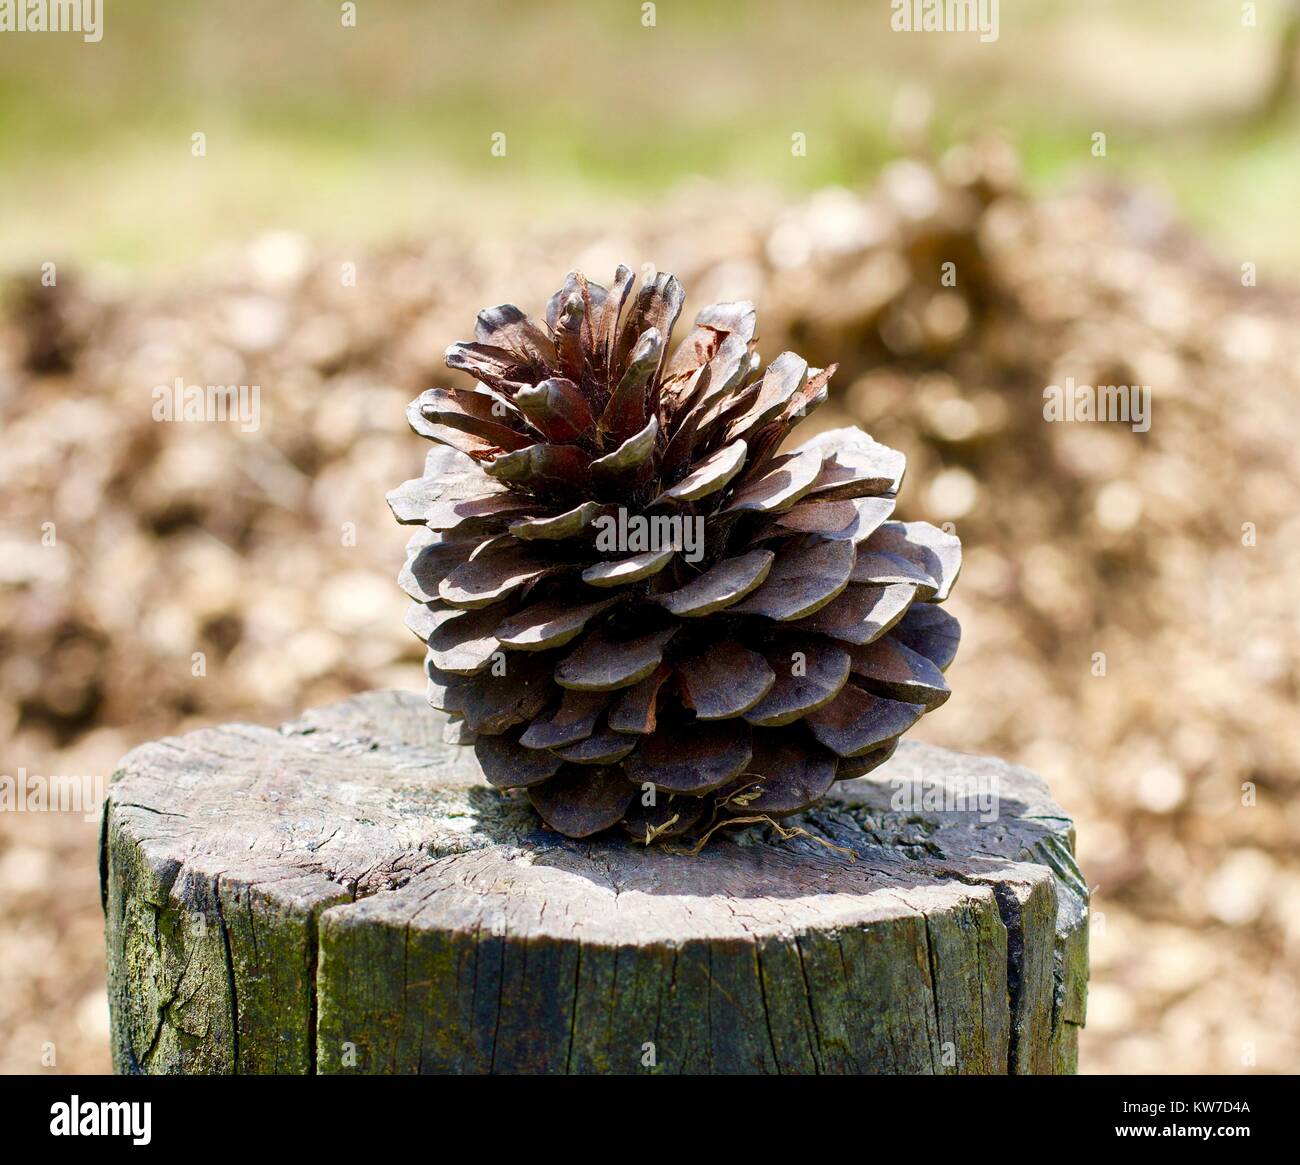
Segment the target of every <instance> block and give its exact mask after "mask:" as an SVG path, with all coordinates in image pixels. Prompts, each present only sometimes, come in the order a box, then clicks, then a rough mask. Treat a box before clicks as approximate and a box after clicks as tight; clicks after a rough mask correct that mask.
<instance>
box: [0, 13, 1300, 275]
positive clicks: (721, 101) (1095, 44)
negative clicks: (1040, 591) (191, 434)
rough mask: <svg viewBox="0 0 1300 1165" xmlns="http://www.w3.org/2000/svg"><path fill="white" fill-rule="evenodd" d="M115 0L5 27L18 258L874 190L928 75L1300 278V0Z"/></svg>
mask: <svg viewBox="0 0 1300 1165" xmlns="http://www.w3.org/2000/svg"><path fill="white" fill-rule="evenodd" d="M106 7H107V9H108V11H107V13H106V20H105V23H106V33H105V37H104V41H103V42H102V43H101V44H98V45H85V44H82V43H80V42H79V40H77V38H75V37H68V36H55V35H50V34H28V35H26V36H14V35H12V34H0V210H2V212H3V213H0V262H3V263H4V264H5V265H15V264H26V263H28V262H31V261H39V260H41V259H44V258H55V259H63V260H65V261H68V260H70V261H73V262H75V263H80V264H91V263H95V262H100V261H107V262H111V263H115V264H119V265H123V266H125V267H128V268H131V269H135V270H141V271H156V270H166V269H183V268H184V267H186V266H189V265H191V264H192V263H193V262H195V261H196V260H197V259H199V258H200V257H201V256H203V255H205V254H208V253H210V252H211V250H212V249H213V247H214V246H215V245H217V244H219V243H221V242H223V241H226V240H230V239H240V238H244V237H247V236H248V235H250V234H253V233H255V232H257V231H259V230H262V229H266V228H268V227H285V226H287V227H294V228H299V229H303V230H306V231H308V232H310V233H312V234H314V235H319V236H322V237H325V238H328V239H334V240H340V241H347V242H355V243H357V244H358V245H365V244H368V243H374V242H379V241H382V240H384V239H387V238H392V237H396V236H401V235H404V234H408V233H411V232H420V231H431V230H437V229H439V228H442V227H446V226H448V225H449V224H457V225H459V224H462V223H467V222H468V223H471V224H472V223H473V222H474V221H475V219H477V220H478V221H479V222H480V223H482V224H485V225H487V226H491V227H492V228H493V229H509V228H510V226H511V224H514V223H518V222H521V221H536V220H537V219H539V218H542V219H546V218H553V217H558V218H564V217H572V216H576V215H581V214H582V213H583V211H584V209H585V208H587V207H590V206H592V205H594V204H604V203H607V202H609V201H610V200H613V199H618V200H638V199H641V200H644V199H647V198H653V197H657V196H658V195H660V194H661V193H662V192H663V191H665V190H667V189H669V188H671V187H672V186H673V185H674V184H676V183H678V182H680V181H682V180H683V179H686V178H688V177H690V176H692V175H704V176H707V177H713V178H720V179H724V180H726V181H736V182H767V183H774V184H777V185H779V186H781V187H784V188H788V189H793V190H801V189H811V188H814V187H816V186H818V185H822V184H825V183H828V182H836V183H843V184H848V185H865V184H866V183H868V182H869V181H870V180H871V178H872V177H873V175H874V174H875V172H876V171H877V170H878V168H879V166H880V165H881V164H882V163H883V162H884V161H886V160H887V159H888V158H889V157H891V156H892V155H893V154H894V152H895V147H894V145H893V143H892V141H891V137H890V132H889V121H890V113H891V109H892V106H893V103H894V100H895V98H896V96H897V95H898V93H899V92H900V91H901V90H903V89H904V88H909V89H915V88H916V87H918V86H919V87H923V88H924V89H925V90H926V91H928V92H929V93H930V94H931V95H932V97H933V100H934V103H935V109H936V115H935V126H934V133H935V138H936V141H938V142H943V141H948V140H953V139H954V138H956V137H959V136H961V135H962V134H964V133H967V132H971V131H975V130H979V129H984V128H996V129H999V130H1001V131H1003V132H1005V133H1006V134H1007V135H1008V136H1010V137H1011V139H1012V140H1013V141H1015V142H1016V143H1017V144H1018V145H1019V146H1020V148H1021V151H1022V154H1023V157H1024V163H1025V169H1026V173H1027V175H1028V177H1029V179H1030V181H1031V183H1033V184H1034V185H1036V186H1039V187H1050V186H1052V185H1055V184H1058V183H1061V182H1065V181H1070V180H1072V179H1075V178H1077V177H1079V176H1089V175H1091V176H1101V177H1107V178H1118V177H1121V176H1126V175H1128V176H1133V177H1135V178H1138V179H1140V180H1142V181H1144V182H1147V183H1150V184H1153V185H1155V186H1157V187H1158V188H1163V189H1164V190H1166V191H1168V192H1169V194H1170V195H1171V196H1172V197H1173V198H1174V199H1175V201H1176V202H1177V203H1178V205H1179V206H1180V208H1181V209H1182V211H1183V213H1184V214H1185V215H1187V216H1188V217H1189V218H1190V219H1191V221H1192V222H1193V223H1195V224H1196V225H1198V226H1200V227H1201V228H1202V229H1204V230H1205V231H1206V232H1207V233H1208V234H1209V235H1210V236H1211V238H1212V239H1213V240H1215V241H1216V242H1217V243H1218V244H1219V246H1220V248H1221V249H1222V250H1224V252H1225V253H1226V254H1227V255H1228V256H1229V257H1230V258H1234V259H1235V258H1237V257H1238V256H1247V255H1249V256H1250V257H1252V258H1254V259H1255V260H1256V261H1257V262H1258V263H1259V264H1260V265H1261V271H1262V272H1264V273H1265V274H1267V273H1268V272H1269V271H1270V268H1271V269H1272V270H1273V271H1274V272H1276V273H1277V274H1279V275H1281V276H1285V275H1286V274H1287V269H1288V267H1289V265H1290V264H1291V262H1292V261H1294V260H1297V259H1300V228H1297V227H1296V225H1295V223H1294V221H1293V220H1294V211H1293V208H1294V207H1295V206H1297V205H1300V164H1298V163H1300V156H1298V154H1297V121H1296V118H1295V115H1294V114H1291V115H1290V116H1288V117H1285V118H1283V119H1281V120H1280V121H1275V122H1273V123H1271V124H1268V125H1258V124H1252V123H1250V122H1249V121H1248V120H1245V119H1242V118H1241V117H1239V114H1240V113H1242V112H1243V111H1246V110H1248V109H1249V108H1250V104H1251V101H1252V99H1253V96H1254V94H1256V93H1258V92H1259V91H1261V90H1262V88H1263V85H1264V83H1265V80H1266V77H1267V73H1268V70H1269V69H1270V68H1271V66H1272V62H1271V49H1272V46H1273V45H1274V44H1275V43H1276V40H1277V33H1278V29H1279V26H1280V13H1281V0H1273V3H1271V4H1270V3H1268V2H1267V0H1264V2H1262V3H1261V4H1260V6H1259V12H1260V27H1259V28H1257V29H1243V28H1242V27H1241V26H1240V19H1239V6H1238V5H1236V4H1233V3H1223V2H1220V0H1181V2H1178V3H1174V2H1171V0H1148V2H1145V3H1143V4H1134V3H1131V2H1128V3H1124V2H1121V0H1094V2H1092V3H1089V4H1088V5H1078V4H1070V3H1065V2H1064V0H1003V2H1002V4H1001V30H1000V31H1001V35H1000V38H999V40H998V41H997V42H996V43H994V44H990V45H981V44H979V43H978V42H977V41H976V40H975V39H974V38H970V37H964V36H961V35H911V36H908V35H899V34H893V33H891V32H890V31H889V28H888V15H889V6H888V3H887V2H886V0H853V2H848V0H845V2H842V3H841V2H835V0H826V2H821V3H816V2H814V3H804V4H799V5H792V4H789V3H786V2H784V0H751V2H749V3H739V2H737V3H721V2H719V3H699V2H698V0H696V2H688V0H661V2H660V3H658V5H657V10H656V16H657V25H656V27H654V28H645V27H643V26H642V24H641V11H642V10H641V5H640V3H639V2H635V0H589V2H587V3H565V2H563V0H556V2H553V3H549V4H547V5H537V4H530V3H525V2H523V0H518V2H510V3H506V2H497V3H487V2H478V3H470V2H468V0H451V2H445V3H440V4H438V5H434V6H431V5H422V4H418V3H414V2H410V3H406V2H396V0H358V5H357V8H358V26H357V27H356V28H355V29H344V28H343V27H342V25H341V23H340V20H339V5H338V4H335V3H333V2H332V0H282V2H280V3H277V4H275V5H259V4H257V3H254V2H253V0H229V2H227V3H222V4H211V3H202V2H200V0H193V2H186V0H176V2H173V3H169V4H167V5H159V4H156V3H146V2H144V0H134V2H132V0H115V2H112V3H109V4H108V5H107V6H106ZM1099 129H1100V130H1104V131H1105V132H1106V133H1107V134H1108V137H1109V143H1110V154H1109V157H1108V158H1107V159H1106V160H1104V161H1101V160H1097V159H1093V158H1092V157H1091V156H1090V155H1089V153H1088V146H1089V141H1090V135H1091V134H1092V132H1094V131H1095V130H1099ZM194 130H202V131H203V132H205V133H206V134H207V136H208V156H207V157H206V158H203V159H195V158H193V157H191V155H190V134H191V133H192V132H193V131H194ZM498 130H500V131H504V132H505V133H506V134H507V135H508V142H509V154H508V156H507V157H506V158H505V159H499V158H492V157H491V155H490V153H489V148H488V147H489V141H490V135H491V134H492V133H493V132H495V131H498ZM796 130H798V131H801V132H803V133H805V134H807V137H808V143H809V152H808V156H807V157H806V158H800V159H795V158H792V157H791V155H790V148H789V143H790V134H791V133H792V132H794V131H796Z"/></svg>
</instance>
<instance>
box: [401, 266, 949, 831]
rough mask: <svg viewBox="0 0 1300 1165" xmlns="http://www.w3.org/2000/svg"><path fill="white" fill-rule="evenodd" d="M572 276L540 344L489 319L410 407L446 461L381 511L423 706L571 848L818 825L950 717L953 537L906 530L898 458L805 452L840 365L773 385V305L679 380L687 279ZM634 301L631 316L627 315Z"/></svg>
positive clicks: (828, 441)
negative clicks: (593, 839)
mask: <svg viewBox="0 0 1300 1165" xmlns="http://www.w3.org/2000/svg"><path fill="white" fill-rule="evenodd" d="M633 282H634V279H633V275H632V272H631V271H630V270H628V268H626V267H620V268H619V269H618V271H617V272H616V273H615V275H614V283H613V286H612V287H611V288H609V289H606V288H604V287H601V286H600V285H599V284H596V283H591V282H588V281H587V280H586V279H585V278H584V277H583V276H582V275H581V274H579V273H577V272H574V273H572V274H570V275H569V277H568V278H567V279H566V280H565V283H564V286H563V287H562V288H561V289H560V290H559V291H558V292H556V293H555V295H554V296H553V297H552V298H551V301H550V303H549V305H548V306H547V312H546V322H545V323H544V324H543V323H542V322H541V321H539V320H535V319H531V318H529V317H528V316H525V315H524V313H523V312H521V311H520V310H519V309H518V308H516V307H513V306H510V305H503V306H501V307H494V308H489V309H487V310H486V311H484V312H482V313H480V315H479V317H478V324H477V327H476V328H475V339H474V342H473V343H461V344H453V345H452V346H451V347H450V348H449V349H448V350H447V364H448V365H449V366H450V367H452V368H458V369H463V370H464V371H466V372H468V373H470V374H471V375H472V376H473V377H474V378H475V379H476V380H477V381H478V382H479V383H478V385H477V386H476V387H475V388H474V389H441V388H434V389H430V390H429V391H428V392H425V393H423V394H422V395H421V396H420V397H419V398H418V399H417V400H415V401H413V402H412V403H411V405H410V407H409V409H408V410H407V416H408V419H409V420H410V423H411V427H412V428H413V429H414V430H415V431H416V432H417V433H419V434H420V435H421V436H422V437H427V438H429V439H430V440H431V441H434V442H436V443H437V444H435V446H434V448H433V449H432V450H431V451H430V452H429V455H428V460H427V461H426V464H425V470H424V475H423V476H422V477H418V478H414V479H413V480H411V481H408V482H405V483H404V484H403V485H401V486H399V487H398V488H397V489H396V490H394V491H393V492H392V493H391V494H389V498H388V500H389V504H390V505H391V507H392V509H393V513H394V514H395V515H396V517H397V520H398V521H399V522H404V523H408V524H412V525H416V526H419V527H420V529H419V530H418V531H417V532H416V534H415V536H414V537H413V538H412V539H411V541H410V543H409V545H408V554H409V557H408V559H407V562H406V566H405V568H404V569H403V571H402V573H401V576H400V582H401V585H402V587H403V588H404V589H405V590H406V592H407V593H408V594H409V595H410V596H411V597H412V598H413V599H414V600H415V602H414V603H413V604H412V606H411V609H410V615H409V616H408V619H407V622H408V624H409V626H410V627H411V629H412V630H413V631H415V633H416V634H417V635H418V636H419V637H420V638H421V639H422V640H424V641H425V642H426V643H427V644H428V656H427V672H428V676H429V699H430V702H431V703H432V704H433V705H434V706H435V707H437V708H442V709H445V710H446V711H447V712H448V713H450V714H451V716H452V717H453V723H454V724H455V725H457V729H456V734H457V736H458V739H460V740H461V741H462V742H465V743H469V742H472V743H473V746H474V748H475V750H476V752H477V754H478V759H479V761H480V763H481V765H482V768H483V772H484V774H485V775H486V777H487V779H488V780H489V781H490V782H491V783H492V784H493V785H495V786H497V787H499V788H522V789H525V790H526V791H527V795H528V797H529V799H530V800H531V802H532V804H533V805H534V807H535V808H536V810H537V812H538V813H540V814H541V816H542V817H543V818H544V819H545V820H546V822H547V823H548V824H549V825H551V826H552V827H553V828H555V829H557V830H559V831H560V832H562V833H565V834H567V835H569V836H570V837H586V836H589V835H591V834H594V833H597V832H599V831H600V830H603V829H607V828H609V827H610V826H613V825H617V824H619V823H622V824H623V826H624V827H625V828H626V829H627V830H628V832H629V833H631V834H632V836H633V837H635V838H637V839H638V840H640V841H644V842H649V841H651V840H653V839H656V838H661V837H670V836H674V835H680V834H686V833H690V832H696V833H698V832H701V831H703V830H704V829H705V828H707V827H709V826H710V825H711V823H713V822H714V821H717V820H727V819H730V818H731V817H750V818H753V817H756V816H758V817H771V818H775V817H780V816H783V815H786V814H790V813H794V812H797V811H798V810H800V809H803V808H806V807H807V806H809V805H811V804H812V803H813V802H814V801H816V800H817V799H818V798H819V797H821V796H822V795H823V794H824V793H825V792H826V791H827V789H829V788H830V786H831V783H832V782H833V781H835V780H836V779H837V778H844V777H854V776H859V775H861V774H862V773H865V772H867V771H869V770H870V769H872V768H874V767H875V766H876V765H878V764H880V763H881V762H882V761H883V760H885V759H886V758H887V757H888V756H889V755H890V753H891V752H892V751H893V749H894V748H895V746H896V745H897V743H898V738H899V736H900V735H901V734H902V733H903V732H904V731H906V730H907V729H908V728H910V727H911V726H912V724H914V723H915V722H916V720H917V719H918V718H919V717H920V716H921V715H922V714H923V713H924V712H926V711H927V710H928V709H930V708H933V707H936V706H937V705H939V704H941V703H943V701H944V700H945V699H947V697H948V687H947V684H946V683H945V682H944V678H943V675H942V672H943V670H944V669H945V668H946V667H947V665H948V664H949V663H950V662H951V660H952V658H953V655H954V653H955V652H956V648H957V642H958V638H959V629H958V626H957V621H956V620H955V619H953V618H952V616H950V615H948V614H947V613H946V612H944V611H943V610H942V609H940V607H938V606H937V605H936V604H938V603H940V602H942V601H943V600H944V599H945V598H946V597H947V595H948V591H949V589H950V588H951V586H952V584H953V581H954V579H955V578H956V575H957V570H958V567H959V564H960V557H961V548H960V544H959V543H958V541H957V539H956V538H954V537H953V536H951V535H949V534H945V533H943V532H941V531H939V530H937V529H935V528H934V527H932V526H929V525H927V524H926V523H924V522H893V521H889V516H890V514H891V512H892V511H893V508H894V496H895V492H896V491H897V489H898V485H899V481H900V480H901V478H902V476H903V467H904V458H903V455H902V454H901V453H898V452H896V451H894V450H892V449H889V448H887V447H886V446H884V445H880V444H878V443H877V442H875V441H873V440H872V439H871V438H870V437H869V436H867V435H866V434H865V433H863V432H861V431H860V430H858V429H836V430H833V431H831V432H823V433H820V434H818V435H817V436H815V437H813V438H812V439H811V440H808V441H806V442H804V443H803V444H802V445H800V446H799V447H797V448H795V449H793V450H791V451H790V452H787V453H778V447H779V446H780V444H781V442H782V440H783V439H784V438H785V437H786V435H787V434H788V433H789V431H790V429H791V428H792V426H793V425H794V424H795V423H796V422H797V421H798V420H799V419H800V418H801V417H803V416H804V415H805V414H806V413H807V411H808V410H809V409H811V408H813V407H815V406H816V405H818V404H820V403H821V402H822V401H823V400H824V399H825V398H826V384H827V381H828V380H829V379H830V376H831V373H832V372H834V368H833V367H832V368H828V369H810V368H809V367H808V364H807V362H806V361H804V360H802V359H800V358H799V357H798V356H796V355H795V354H794V353H792V352H784V353H782V354H781V355H780V356H778V357H777V358H776V359H775V360H774V361H773V362H772V363H771V364H770V365H768V367H767V370H766V372H764V373H761V374H760V372H759V358H758V356H757V354H756V353H755V346H756V341H755V338H754V328H755V316H754V308H753V305H752V304H749V303H720V304H714V305H713V306H711V307H706V308H705V309H704V310H703V311H701V312H700V314H699V315H698V316H697V317H696V320H695V327H694V329H693V330H692V331H691V333H690V334H689V335H688V336H687V337H686V338H685V340H684V341H683V342H682V343H681V344H680V345H679V346H678V347H677V349H676V351H674V352H673V353H672V355H671V357H670V356H669V354H668V341H669V336H670V335H671V333H672V329H673V325H674V323H675V322H676V320H677V316H678V314H679V313H680V311H681V307H682V302H683V299H684V298H685V296H684V293H683V291H682V288H681V285H680V284H679V283H678V282H677V280H676V279H675V278H674V277H673V276H671V275H664V274H660V275H656V276H655V277H654V278H653V280H651V281H650V282H648V283H646V284H645V285H644V286H642V287H641V289H640V291H639V292H638V293H637V294H636V295H635V296H634V297H633V296H632V294H631V293H632V285H633ZM629 301H630V306H629Z"/></svg>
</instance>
